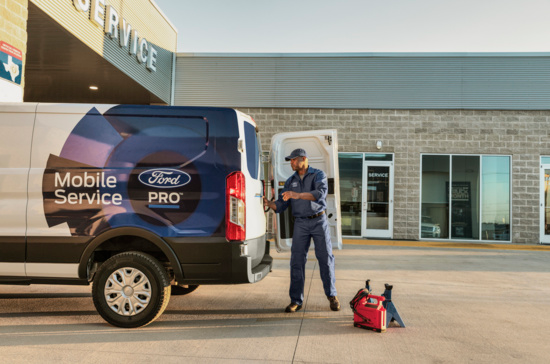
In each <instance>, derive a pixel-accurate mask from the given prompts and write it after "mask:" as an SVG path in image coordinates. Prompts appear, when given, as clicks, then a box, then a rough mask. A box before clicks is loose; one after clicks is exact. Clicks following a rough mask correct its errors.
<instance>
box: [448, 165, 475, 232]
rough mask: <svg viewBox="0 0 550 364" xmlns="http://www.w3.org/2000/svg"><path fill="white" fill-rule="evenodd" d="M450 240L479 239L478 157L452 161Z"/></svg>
mask: <svg viewBox="0 0 550 364" xmlns="http://www.w3.org/2000/svg"><path fill="white" fill-rule="evenodd" d="M452 164H453V171H452V176H453V177H452V178H453V183H452V190H451V238H453V239H479V178H480V175H479V156H462V155H455V156H453V160H452Z"/></svg>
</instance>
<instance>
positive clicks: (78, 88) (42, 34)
mask: <svg viewBox="0 0 550 364" xmlns="http://www.w3.org/2000/svg"><path fill="white" fill-rule="evenodd" d="M27 34H28V41H27V60H26V65H25V70H24V72H25V74H24V76H25V92H24V101H25V102H66V103H108V104H152V103H161V104H164V102H163V101H162V100H161V99H160V98H158V97H157V96H155V95H154V94H153V93H151V92H149V91H148V90H147V89H145V88H144V87H143V86H141V85H140V84H139V83H137V82H136V81H134V80H133V79H132V78H130V77H129V76H127V75H126V74H124V72H122V71H121V70H119V69H118V68H117V67H115V66H114V65H113V64H111V63H110V62H109V61H107V60H105V59H104V58H103V57H101V56H100V55H98V54H97V53H96V52H94V51H93V50H91V49H90V48H88V47H87V46H86V45H85V44H83V43H82V42H81V41H80V40H78V39H77V38H76V37H74V36H73V35H72V34H71V33H69V32H68V31H67V30H66V29H64V28H63V27H62V26H61V25H59V24H58V23H57V22H55V21H54V20H52V19H51V18H50V17H49V16H48V15H46V14H45V13H44V12H42V10H40V9H39V8H38V7H37V6H36V5H34V4H33V3H32V2H29V18H28V22H27ZM91 85H94V86H97V87H98V88H99V89H98V90H97V91H92V90H90V88H89V87H90V86H91Z"/></svg>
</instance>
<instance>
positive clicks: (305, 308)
mask: <svg viewBox="0 0 550 364" xmlns="http://www.w3.org/2000/svg"><path fill="white" fill-rule="evenodd" d="M316 268H317V261H315V264H314V265H313V269H312V271H311V277H310V278H309V287H308V289H307V295H306V296H305V299H306V301H305V302H303V303H302V305H303V307H304V310H303V311H302V319H301V321H300V329H299V330H298V337H297V338H296V347H295V348H294V355H292V363H294V359H295V358H296V351H297V350H298V343H299V342H300V334H301V333H302V325H303V324H304V318H305V315H306V310H307V301H308V300H309V293H310V292H311V286H312V285H313V275H314V274H315V269H316Z"/></svg>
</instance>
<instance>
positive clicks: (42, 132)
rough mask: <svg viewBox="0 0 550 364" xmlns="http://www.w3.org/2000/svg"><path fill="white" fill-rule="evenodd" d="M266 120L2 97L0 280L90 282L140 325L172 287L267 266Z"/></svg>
mask: <svg viewBox="0 0 550 364" xmlns="http://www.w3.org/2000/svg"><path fill="white" fill-rule="evenodd" d="M257 131H258V130H257V126H256V124H255V122H254V120H253V119H252V118H251V117H249V116H248V115H245V114H243V113H241V112H239V111H237V110H234V109H228V108H210V107H173V106H141V105H140V106H137V105H81V104H37V103H32V104H31V103H19V104H0V284H40V283H43V284H83V285H88V284H90V283H92V282H93V288H92V295H93V301H94V304H95V306H96V308H97V310H98V312H99V314H100V315H101V316H102V317H103V318H104V319H105V320H106V321H107V322H109V323H111V324H112V325H115V326H119V327H139V326H143V325H146V324H148V323H150V322H152V321H153V320H155V319H156V318H157V317H158V316H160V314H162V312H163V311H164V309H165V308H166V306H167V304H168V301H169V299H170V295H171V294H186V293H190V292H192V291H193V290H194V289H196V288H197V287H198V285H201V284H234V283H253V282H257V281H259V280H261V279H263V278H264V277H265V276H266V275H267V274H268V273H269V271H270V269H271V266H272V258H271V256H270V254H269V242H267V241H266V218H265V214H264V210H263V204H262V197H263V195H264V191H263V189H264V188H263V182H262V164H261V148H260V143H259V139H258V136H257ZM330 132H332V133H335V131H330ZM315 133H318V134H317V136H316V137H314V139H316V140H318V142H319V143H320V145H323V144H328V143H327V141H328V139H326V138H324V136H323V135H322V134H323V132H312V134H315ZM310 134H311V133H310ZM332 138H334V139H331V141H330V145H331V146H330V148H329V149H330V154H331V155H330V156H329V158H330V159H331V160H332V161H334V160H335V159H336V158H335V157H336V156H337V154H336V150H337V149H336V148H337V145H336V140H335V135H334V136H332ZM291 147H292V146H288V145H287V147H286V149H285V148H282V149H280V151H279V153H283V154H284V153H286V154H288V153H289V151H288V148H291ZM320 148H321V147H320ZM321 149H322V148H321ZM308 152H310V151H309V150H308ZM273 154H275V153H273ZM325 157H326V155H325ZM280 158H281V160H284V155H283V156H282V157H280ZM336 160H337V159H336ZM286 164H287V165H288V163H286ZM313 165H315V164H313ZM334 167H336V169H334ZM276 168H277V167H275V169H276ZM337 170H338V169H337V165H334V163H333V164H332V172H330V171H328V170H326V169H325V172H327V174H329V178H330V177H331V176H330V174H331V173H332V174H333V175H332V178H334V176H335V175H334V173H337ZM336 176H337V175H336ZM336 180H337V178H336ZM336 190H337V189H336ZM333 192H334V191H333ZM333 200H334V204H333V205H334V207H336V206H338V205H339V198H338V199H333ZM336 210H338V209H336ZM333 216H334V217H333V220H335V221H336V220H337V222H338V223H339V220H340V219H339V218H338V216H337V213H336V212H334V214H333ZM278 230H280V229H278ZM287 235H288V234H287ZM277 236H279V237H280V234H279V233H278V234H277ZM334 238H335V239H337V240H336V241H340V242H341V237H338V236H335V237H334ZM338 239H339V240H338ZM282 241H283V240H281V239H280V238H277V246H278V247H279V248H280V249H287V248H288V247H289V245H288V244H286V246H282V245H281V244H280V243H281V242H282ZM171 287H172V288H171Z"/></svg>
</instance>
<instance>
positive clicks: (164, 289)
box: [92, 251, 171, 328]
mask: <svg viewBox="0 0 550 364" xmlns="http://www.w3.org/2000/svg"><path fill="white" fill-rule="evenodd" d="M134 289H135V290H134ZM138 290H139V291H138ZM170 291H171V290H170V278H169V276H168V273H167V272H166V270H165V269H164V267H163V266H162V264H161V263H159V261H158V260H156V259H155V258H153V257H152V256H150V255H149V254H145V253H142V252H137V251H132V252H125V253H120V254H117V255H114V256H112V257H111V258H109V259H107V260H106V261H105V263H103V264H102V265H101V266H100V267H99V269H98V271H97V273H96V275H95V278H94V282H93V286H92V297H93V301H94V305H95V307H96V309H97V311H98V312H99V314H100V315H101V317H103V318H104V319H105V321H107V322H108V323H110V324H111V325H113V326H118V327H124V328H134V327H140V326H145V325H148V324H150V323H151V322H153V321H155V320H156V319H157V317H159V316H160V315H161V314H162V312H163V311H164V309H165V308H166V306H168V301H170V293H171V292H170ZM109 292H110V293H109ZM108 297H110V298H111V300H110V301H108Z"/></svg>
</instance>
